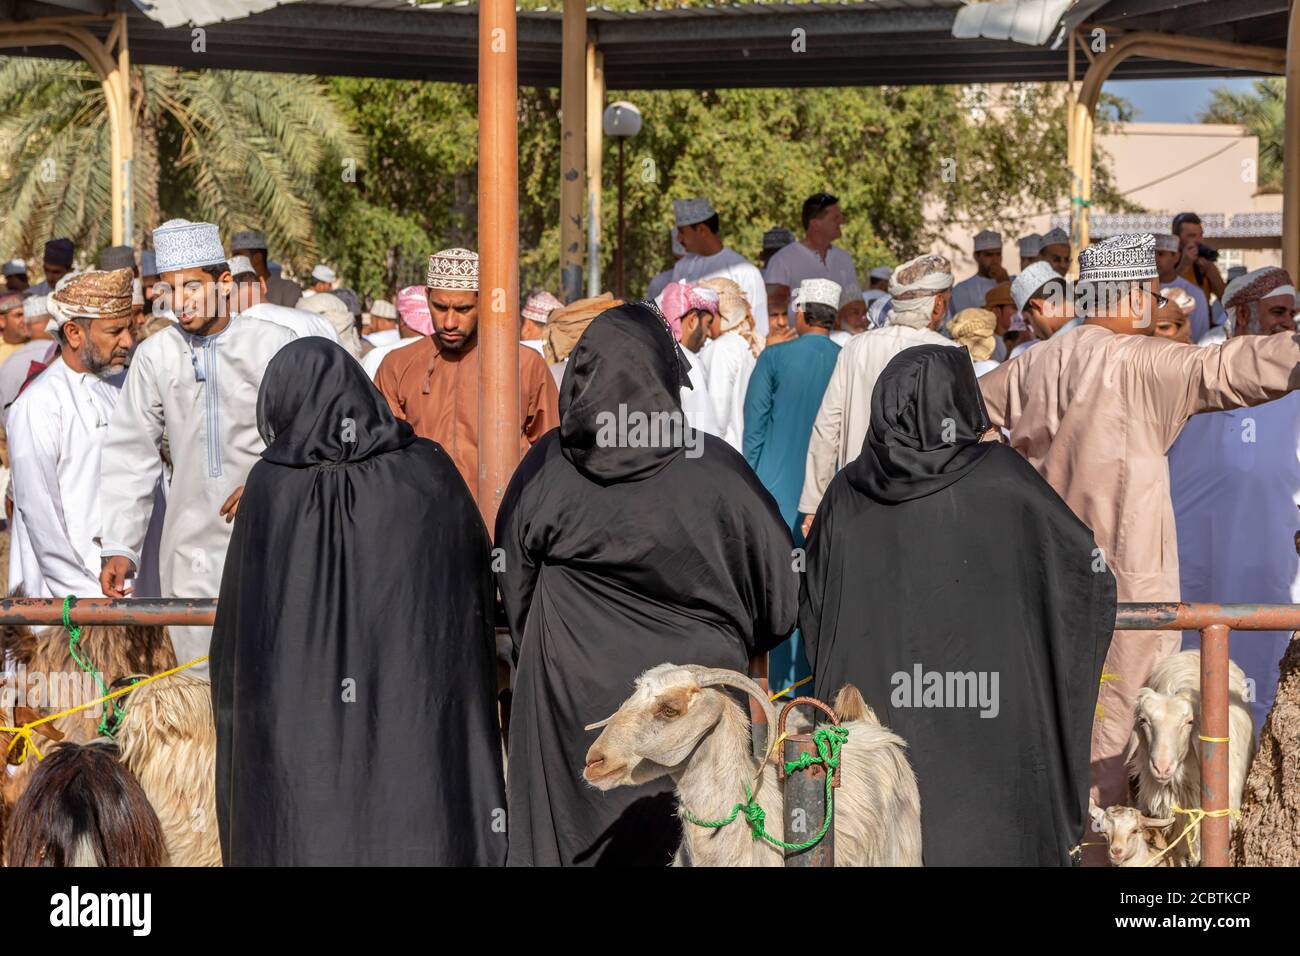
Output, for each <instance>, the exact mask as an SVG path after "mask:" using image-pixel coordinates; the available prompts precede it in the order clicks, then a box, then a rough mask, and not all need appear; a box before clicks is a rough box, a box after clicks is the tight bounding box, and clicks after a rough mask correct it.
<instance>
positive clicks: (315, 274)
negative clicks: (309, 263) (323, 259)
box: [311, 263, 338, 282]
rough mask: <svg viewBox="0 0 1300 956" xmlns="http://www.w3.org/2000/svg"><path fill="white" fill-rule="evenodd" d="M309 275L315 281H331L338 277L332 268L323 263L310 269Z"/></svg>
mask: <svg viewBox="0 0 1300 956" xmlns="http://www.w3.org/2000/svg"><path fill="white" fill-rule="evenodd" d="M311 277H312V278H313V279H315V280H316V281H317V282H333V281H334V280H335V279H337V278H338V276H336V275H335V274H334V270H333V269H331V268H330V267H329V266H327V265H325V264H323V263H322V264H320V265H318V266H316V267H315V268H314V269H312V270H311Z"/></svg>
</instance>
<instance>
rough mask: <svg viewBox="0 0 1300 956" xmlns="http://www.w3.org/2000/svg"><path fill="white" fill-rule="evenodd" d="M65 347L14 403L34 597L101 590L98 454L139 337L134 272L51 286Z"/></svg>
mask: <svg viewBox="0 0 1300 956" xmlns="http://www.w3.org/2000/svg"><path fill="white" fill-rule="evenodd" d="M47 307H48V308H49V310H50V312H51V314H52V315H53V317H54V324H55V326H56V329H57V331H56V334H57V335H58V337H59V341H60V343H61V344H62V349H61V351H60V353H59V355H58V356H57V357H56V358H55V359H54V360H53V361H52V362H51V363H50V365H49V367H48V368H46V370H45V371H44V372H43V373H42V374H41V375H40V376H39V377H38V378H37V379H36V380H35V381H33V382H32V384H31V385H30V386H29V387H28V388H27V389H26V390H25V391H24V392H23V393H22V394H21V395H20V396H19V397H18V399H17V401H15V402H14V404H13V407H12V408H11V409H10V411H9V416H8V430H9V449H10V455H11V460H12V462H13V486H14V487H13V491H14V509H15V511H16V512H17V513H18V515H19V517H20V521H21V525H22V527H23V529H24V533H25V535H26V541H27V542H28V543H29V544H30V548H22V549H19V551H17V552H16V553H17V554H21V558H20V560H21V563H22V572H21V582H20V583H19V585H18V586H20V587H21V588H22V592H23V593H24V594H25V595H28V596H30V597H63V596H65V595H68V594H74V595H76V596H78V597H99V596H100V587H99V567H100V533H101V521H100V504H99V488H100V474H99V462H100V452H101V450H102V449H103V446H104V439H105V438H106V437H107V434H108V421H109V418H110V416H111V415H112V413H113V407H114V406H115V405H116V404H117V398H118V394H119V389H120V388H121V374H120V373H121V372H122V371H123V370H124V369H125V368H126V364H127V360H128V359H129V357H130V354H131V348H132V346H133V345H134V341H133V338H132V332H131V270H130V269H118V270H116V271H114V272H83V273H81V274H79V275H75V276H73V277H71V278H70V279H69V280H68V281H67V282H65V283H64V284H63V286H62V287H61V288H59V289H57V290H56V291H54V292H52V293H50V296H49V299H48V305H47Z"/></svg>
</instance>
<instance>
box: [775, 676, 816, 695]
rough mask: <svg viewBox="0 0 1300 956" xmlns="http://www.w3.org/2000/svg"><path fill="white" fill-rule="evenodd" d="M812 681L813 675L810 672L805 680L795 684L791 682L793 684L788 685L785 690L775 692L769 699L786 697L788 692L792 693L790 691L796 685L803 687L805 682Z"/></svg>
mask: <svg viewBox="0 0 1300 956" xmlns="http://www.w3.org/2000/svg"><path fill="white" fill-rule="evenodd" d="M811 681H812V675H811V674H809V675H808V676H807V677H805V678H804V679H803V680H799V681H795V682H794V683H793V684H791V685H790V686H789V687H787V688H786V689H785V690H783V691H780V692H778V693H775V694H773V695H772V696H771V697H769V698H768V700H776V699H777V698H778V697H784V696H785V695H786V694H788V693H790V691H792V690H794V689H795V688H796V687H802V686H803V685H804V684H807V683H809V682H811Z"/></svg>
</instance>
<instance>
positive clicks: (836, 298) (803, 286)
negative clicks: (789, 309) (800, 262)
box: [795, 279, 843, 311]
mask: <svg viewBox="0 0 1300 956" xmlns="http://www.w3.org/2000/svg"><path fill="white" fill-rule="evenodd" d="M842 292H843V290H842V289H841V288H840V284H839V283H838V282H832V281H831V280H830V279H804V280H803V281H802V282H801V283H799V291H798V292H797V293H796V294H795V308H796V309H801V308H803V307H804V306H806V305H812V304H820V305H829V306H830V307H831V308H832V309H835V310H836V311H839V307H840V296H841V294H842Z"/></svg>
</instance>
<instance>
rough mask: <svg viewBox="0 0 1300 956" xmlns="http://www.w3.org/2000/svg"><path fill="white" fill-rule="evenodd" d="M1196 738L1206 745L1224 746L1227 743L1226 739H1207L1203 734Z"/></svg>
mask: <svg viewBox="0 0 1300 956" xmlns="http://www.w3.org/2000/svg"><path fill="white" fill-rule="evenodd" d="M1196 736H1198V737H1200V738H1201V739H1202V740H1204V741H1205V742H1206V743H1211V744H1226V743H1227V742H1228V738H1227V737H1207V736H1205V735H1204V734H1197V735H1196Z"/></svg>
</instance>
